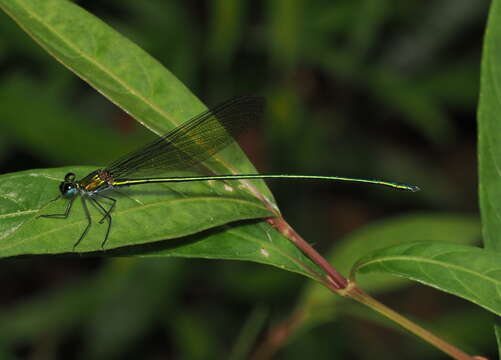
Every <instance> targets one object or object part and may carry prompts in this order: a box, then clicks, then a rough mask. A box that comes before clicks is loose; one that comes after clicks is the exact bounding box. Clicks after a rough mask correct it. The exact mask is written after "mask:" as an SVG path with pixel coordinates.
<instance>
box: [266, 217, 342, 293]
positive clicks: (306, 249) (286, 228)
mask: <svg viewBox="0 0 501 360" xmlns="http://www.w3.org/2000/svg"><path fill="white" fill-rule="evenodd" d="M266 221H267V222H268V223H269V224H270V225H271V226H273V227H274V228H275V229H277V230H278V231H279V232H280V233H281V234H283V235H284V236H285V237H286V238H288V239H289V240H290V241H292V242H293V243H294V244H295V245H296V246H297V247H298V248H299V249H300V250H301V251H302V252H303V253H305V254H306V255H307V256H308V257H309V258H310V259H311V260H312V261H313V262H314V263H315V264H317V265H318V266H320V268H321V269H322V270H323V271H325V274H326V276H325V280H326V281H327V283H328V284H329V285H330V286H328V287H329V288H331V287H332V289H333V290H334V291H336V290H341V289H344V288H346V286H348V281H347V280H346V279H345V278H344V277H343V276H342V275H341V274H340V273H338V272H337V271H336V270H335V269H334V268H333V267H332V266H331V265H330V264H329V263H328V262H327V260H325V258H324V257H323V256H322V255H320V254H319V253H318V252H317V251H316V250H315V249H314V248H313V247H312V246H311V245H310V244H308V243H307V242H306V241H305V240H304V239H303V238H302V237H301V235H299V234H298V233H297V232H296V231H295V230H294V229H293V228H292V227H291V226H290V225H289V224H288V223H287V222H286V221H285V220H284V218H283V217H270V218H267V219H266ZM326 285H327V284H326Z"/></svg>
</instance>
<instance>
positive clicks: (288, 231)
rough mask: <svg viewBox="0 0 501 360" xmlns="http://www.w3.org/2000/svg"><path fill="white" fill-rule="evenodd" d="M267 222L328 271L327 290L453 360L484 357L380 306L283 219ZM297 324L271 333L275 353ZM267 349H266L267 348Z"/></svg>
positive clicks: (278, 328) (286, 323) (324, 277)
mask: <svg viewBox="0 0 501 360" xmlns="http://www.w3.org/2000/svg"><path fill="white" fill-rule="evenodd" d="M266 221H267V222H268V223H269V224H270V225H271V226H273V227H274V228H275V229H277V230H278V231H279V232H280V233H281V234H283V235H284V236H285V237H287V238H288V239H289V240H290V241H292V242H293V243H294V244H295V245H296V246H297V247H298V248H299V249H300V250H301V251H302V252H303V253H304V254H305V255H307V256H308V257H309V258H310V259H311V260H312V261H313V262H314V263H315V264H317V265H318V266H319V267H320V268H321V269H322V270H323V271H324V272H325V274H326V275H323V276H322V275H319V280H321V281H322V282H323V284H324V285H325V286H326V287H327V288H329V289H330V290H331V291H332V292H334V293H337V294H339V295H341V296H346V297H350V298H352V299H353V300H356V301H358V302H360V303H361V304H364V305H366V306H368V307H369V308H371V309H373V310H374V311H376V312H378V313H380V314H381V315H383V316H385V317H387V318H388V319H390V320H393V321H394V322H396V323H397V324H399V325H400V326H402V327H403V328H404V329H407V330H408V331H410V332H411V333H413V334H414V335H416V336H418V337H420V338H421V339H423V340H424V341H426V342H428V343H430V344H432V345H434V346H435V347H437V348H438V349H440V350H441V351H443V352H444V353H446V354H448V355H449V356H451V357H452V358H454V359H457V360H473V359H481V357H476V356H471V355H468V354H466V353H465V352H463V351H461V350H459V349H458V348H456V347H455V346H453V345H451V344H449V343H447V342H445V341H444V340H442V339H440V338H439V337H437V336H435V335H434V334H432V333H431V332H429V331H428V330H425V329H424V328H422V327H420V326H419V325H417V324H415V323H413V322H412V321H410V320H408V319H407V318H405V317H403V316H402V315H400V314H398V313H397V312H395V311H393V310H392V309H390V308H388V307H387V306H386V305H384V304H382V303H380V302H379V301H377V300H375V299H373V298H372V297H370V296H369V295H367V294H366V293H365V292H364V291H362V290H361V289H359V288H358V287H357V286H356V284H355V283H354V282H349V281H348V280H347V279H345V278H344V277H343V276H342V275H341V274H340V273H338V272H337V271H336V270H335V269H334V268H333V267H332V266H331V265H330V264H329V263H328V262H327V260H325V258H324V257H323V256H321V255H320V254H319V253H318V252H317V251H316V250H315V249H314V248H313V247H312V246H311V245H310V244H308V243H307V242H306V241H305V240H304V239H303V238H302V237H301V236H300V235H299V234H298V233H297V232H296V231H295V230H294V229H293V228H292V227H291V226H290V225H289V224H288V223H287V222H286V221H285V220H284V218H282V217H281V216H277V217H270V218H267V219H266ZM297 322H298V319H295V321H287V322H285V323H284V325H285V326H279V327H276V328H275V329H277V331H279V332H280V334H278V335H275V337H274V336H273V334H270V335H269V336H268V341H269V342H270V344H271V345H275V346H274V347H273V346H272V347H271V348H274V350H275V351H276V350H277V349H278V347H279V346H280V344H282V343H283V342H284V341H285V339H284V338H283V337H284V335H287V336H288V335H290V333H291V330H292V329H293V327H292V326H288V325H291V324H294V325H295V326H297V325H298V324H297ZM284 328H285V329H287V330H289V331H286V332H285V334H284V332H283V330H284ZM276 339H279V340H280V341H279V342H276ZM264 348H265V349H266V346H265V347H264ZM268 350H269V349H268ZM265 354H266V352H265V353H264V354H263V353H261V354H259V351H258V353H256V355H265ZM255 358H259V357H255ZM263 358H264V359H266V356H264V357H263ZM260 359H261V358H260Z"/></svg>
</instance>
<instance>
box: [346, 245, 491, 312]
mask: <svg viewBox="0 0 501 360" xmlns="http://www.w3.org/2000/svg"><path fill="white" fill-rule="evenodd" d="M368 272H380V273H387V274H392V275H397V276H401V277H404V278H408V279H411V280H415V281H418V282H421V283H423V284H426V285H429V286H432V287H434V288H437V289H439V290H442V291H445V292H448V293H451V294H454V295H457V296H459V297H462V298H464V299H466V300H469V301H471V302H473V303H475V304H477V305H480V306H481V307H483V308H485V309H487V310H489V311H492V312H493V313H495V314H497V315H501V297H500V296H499V293H500V290H501V262H500V261H499V254H497V253H495V252H492V251H489V250H485V249H480V248H476V247H472V246H465V245H459V244H452V243H438V242H413V243H407V244H401V245H397V246H392V247H389V248H386V249H382V250H377V251H375V252H373V253H371V254H370V255H367V256H365V257H364V258H362V259H360V261H358V262H357V264H356V265H355V266H354V268H353V270H352V275H351V276H352V277H354V275H355V273H368Z"/></svg>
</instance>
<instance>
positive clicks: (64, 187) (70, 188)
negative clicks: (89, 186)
mask: <svg viewBox="0 0 501 360" xmlns="http://www.w3.org/2000/svg"><path fill="white" fill-rule="evenodd" d="M59 191H61V195H63V197H65V198H72V197H74V196H75V195H76V194H77V193H78V187H77V184H76V183H75V174H73V173H67V174H66V176H65V177H64V181H62V182H61V183H60V184H59Z"/></svg>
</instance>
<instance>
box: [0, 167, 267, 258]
mask: <svg viewBox="0 0 501 360" xmlns="http://www.w3.org/2000/svg"><path fill="white" fill-rule="evenodd" d="M91 170H92V168H89V167H77V168H61V169H47V170H29V171H23V172H19V173H13V174H8V175H2V176H1V177H0V194H2V195H1V196H0V218H2V221H1V222H0V226H1V228H0V233H1V234H2V239H1V241H2V242H1V244H2V245H1V246H0V256H13V255H20V254H53V253H61V252H69V251H72V248H73V245H74V244H75V241H76V240H77V239H78V238H79V236H80V234H81V233H82V231H83V229H84V228H85V226H86V224H87V219H86V216H85V213H84V211H83V207H82V204H81V201H80V200H79V199H76V200H75V202H74V204H73V207H72V209H71V213H70V216H69V217H68V218H67V219H57V218H56V219H54V218H38V217H37V215H40V214H54V213H63V212H64V209H65V207H66V204H67V203H68V200H66V199H59V200H57V201H54V202H50V200H52V199H54V198H55V197H56V196H57V195H58V193H59V190H58V184H59V182H60V180H61V179H62V178H64V175H65V174H66V173H67V172H69V171H73V172H76V174H77V176H84V175H86V174H87V173H89V172H90V171H91ZM235 189H236V188H235V187H233V186H231V184H228V183H221V182H219V183H218V182H215V183H214V184H213V185H212V186H211V187H210V191H208V190H207V187H206V186H204V185H203V184H202V183H197V182H194V183H191V184H189V183H188V184H177V185H176V184H173V185H166V184H158V185H148V186H146V187H144V186H143V187H140V189H138V188H129V189H125V190H123V191H120V192H119V193H116V194H113V193H108V195H110V196H113V197H114V198H116V199H117V200H118V202H117V205H116V208H115V209H114V210H113V226H112V228H111V232H110V237H109V241H108V243H107V244H106V248H107V249H110V248H114V247H119V246H125V245H133V244H140V243H146V242H152V241H158V240H162V239H172V238H177V237H180V236H186V235H189V234H193V233H196V232H198V231H201V230H205V229H208V228H211V227H214V226H219V225H222V224H226V223H228V222H231V221H235V220H241V219H253V218H260V217H265V216H269V215H271V213H270V212H269V210H267V209H266V208H265V207H264V206H263V204H262V203H261V202H260V201H259V200H258V199H257V198H256V197H254V196H251V195H249V194H248V195H245V193H244V192H238V191H235ZM87 203H88V208H89V210H90V212H91V214H92V218H93V220H94V224H93V226H92V227H91V230H90V232H89V234H88V236H87V237H86V238H85V239H84V241H82V243H81V244H80V245H79V246H78V247H77V248H76V249H75V250H76V251H94V250H99V247H100V241H102V239H104V235H105V233H104V231H105V230H106V227H107V226H106V223H104V224H99V223H98V221H99V220H100V218H101V217H102V214H100V213H99V212H98V210H97V209H96V208H95V207H94V206H92V203H91V202H89V201H88V200H87Z"/></svg>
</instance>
